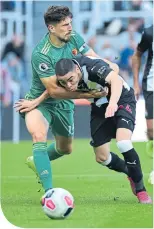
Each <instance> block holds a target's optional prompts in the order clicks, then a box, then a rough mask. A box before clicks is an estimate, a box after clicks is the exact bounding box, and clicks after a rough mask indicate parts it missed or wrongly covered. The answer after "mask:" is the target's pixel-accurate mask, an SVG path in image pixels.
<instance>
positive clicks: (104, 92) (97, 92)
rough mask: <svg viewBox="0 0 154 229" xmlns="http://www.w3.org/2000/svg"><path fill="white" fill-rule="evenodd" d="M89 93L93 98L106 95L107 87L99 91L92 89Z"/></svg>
mask: <svg viewBox="0 0 154 229" xmlns="http://www.w3.org/2000/svg"><path fill="white" fill-rule="evenodd" d="M90 93H91V94H92V95H93V96H94V98H101V97H106V96H107V95H108V88H107V87H105V88H103V89H102V90H101V91H99V90H92V91H91V92H90Z"/></svg>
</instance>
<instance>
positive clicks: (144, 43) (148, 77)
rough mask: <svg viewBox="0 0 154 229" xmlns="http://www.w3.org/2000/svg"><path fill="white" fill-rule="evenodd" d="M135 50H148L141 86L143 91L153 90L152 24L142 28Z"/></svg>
mask: <svg viewBox="0 0 154 229" xmlns="http://www.w3.org/2000/svg"><path fill="white" fill-rule="evenodd" d="M137 50H138V51H139V52H142V53H144V52H145V51H148V57H147V62H146V66H145V70H144V76H143V80H142V87H143V90H145V91H153V73H154V72H153V68H154V66H153V25H152V26H150V27H148V28H145V29H144V31H143V33H142V37H141V41H140V43H139V44H138V46H137Z"/></svg>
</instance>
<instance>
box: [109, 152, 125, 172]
mask: <svg viewBox="0 0 154 229" xmlns="http://www.w3.org/2000/svg"><path fill="white" fill-rule="evenodd" d="M111 156H112V159H111V162H110V163H109V164H108V165H106V166H107V167H108V168H109V169H111V170H114V171H116V172H120V173H125V174H126V175H128V169H127V166H126V164H125V161H124V160H122V159H121V158H120V157H118V156H117V155H116V154H114V153H112V152H111Z"/></svg>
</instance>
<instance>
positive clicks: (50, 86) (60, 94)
mask: <svg viewBox="0 0 154 229" xmlns="http://www.w3.org/2000/svg"><path fill="white" fill-rule="evenodd" d="M41 81H42V83H43V84H44V86H45V87H46V89H47V91H48V93H49V95H50V97H52V98H54V99H81V98H82V99H90V98H100V97H102V96H106V92H103V91H102V92H96V91H95V90H94V91H90V92H76V91H73V92H71V91H67V90H66V89H65V88H63V87H61V86H58V84H57V77H56V76H55V75H54V76H51V77H46V78H42V79H41Z"/></svg>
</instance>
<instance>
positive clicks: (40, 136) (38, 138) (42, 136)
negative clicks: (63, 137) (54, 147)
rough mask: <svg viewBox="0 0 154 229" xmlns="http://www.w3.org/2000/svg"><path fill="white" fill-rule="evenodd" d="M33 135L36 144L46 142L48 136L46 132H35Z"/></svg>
mask: <svg viewBox="0 0 154 229" xmlns="http://www.w3.org/2000/svg"><path fill="white" fill-rule="evenodd" d="M31 135H32V139H33V142H34V143H36V142H46V139H47V135H46V133H44V132H41V131H35V132H33V133H32V134H31Z"/></svg>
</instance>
